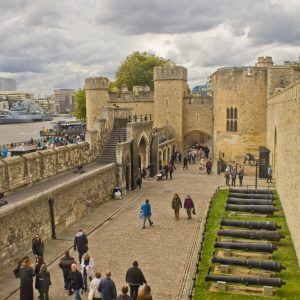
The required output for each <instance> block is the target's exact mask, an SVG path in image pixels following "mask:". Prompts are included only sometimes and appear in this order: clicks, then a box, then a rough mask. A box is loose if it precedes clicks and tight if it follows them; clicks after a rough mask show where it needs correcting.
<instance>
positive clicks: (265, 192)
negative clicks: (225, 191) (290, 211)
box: [229, 189, 275, 194]
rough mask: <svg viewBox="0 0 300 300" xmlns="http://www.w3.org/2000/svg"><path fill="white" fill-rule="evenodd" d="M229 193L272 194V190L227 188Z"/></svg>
mask: <svg viewBox="0 0 300 300" xmlns="http://www.w3.org/2000/svg"><path fill="white" fill-rule="evenodd" d="M229 193H243V194H274V193H275V191H272V190H266V189H264V190H256V189H248V190H247V189H229Z"/></svg>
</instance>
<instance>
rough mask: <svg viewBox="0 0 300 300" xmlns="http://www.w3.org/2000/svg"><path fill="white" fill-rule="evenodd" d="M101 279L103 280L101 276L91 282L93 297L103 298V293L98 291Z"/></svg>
mask: <svg viewBox="0 0 300 300" xmlns="http://www.w3.org/2000/svg"><path fill="white" fill-rule="evenodd" d="M100 281H101V278H96V277H95V278H94V279H93V280H92V281H91V284H90V290H92V291H93V297H94V298H97V299H98V298H99V299H101V298H102V294H101V293H100V292H98V286H99V284H100Z"/></svg>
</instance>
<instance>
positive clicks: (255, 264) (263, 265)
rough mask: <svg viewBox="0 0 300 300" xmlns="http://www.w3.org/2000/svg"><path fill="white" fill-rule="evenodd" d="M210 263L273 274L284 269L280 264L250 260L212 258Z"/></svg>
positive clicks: (270, 261)
mask: <svg viewBox="0 0 300 300" xmlns="http://www.w3.org/2000/svg"><path fill="white" fill-rule="evenodd" d="M211 261H212V262H213V263H218V264H222V265H234V266H243V267H248V268H256V269H262V270H268V271H274V272H281V270H284V269H285V267H284V266H283V265H282V264H281V263H279V262H277V261H272V260H253V259H252V260H251V259H237V258H227V257H219V256H213V258H212V260H211Z"/></svg>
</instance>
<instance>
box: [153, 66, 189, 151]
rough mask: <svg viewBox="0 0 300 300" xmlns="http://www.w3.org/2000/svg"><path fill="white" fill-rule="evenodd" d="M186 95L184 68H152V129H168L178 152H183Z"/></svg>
mask: <svg viewBox="0 0 300 300" xmlns="http://www.w3.org/2000/svg"><path fill="white" fill-rule="evenodd" d="M186 95H187V70H186V68H184V67H155V68H154V127H158V128H162V127H168V128H170V129H171V131H172V132H173V133H174V135H175V138H176V140H177V149H179V150H183V149H182V147H183V98H184V96H186Z"/></svg>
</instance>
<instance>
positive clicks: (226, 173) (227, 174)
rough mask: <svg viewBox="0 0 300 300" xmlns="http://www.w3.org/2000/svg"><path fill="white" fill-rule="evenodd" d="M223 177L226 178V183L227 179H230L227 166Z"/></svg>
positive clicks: (227, 182)
mask: <svg viewBox="0 0 300 300" xmlns="http://www.w3.org/2000/svg"><path fill="white" fill-rule="evenodd" d="M225 179H226V185H229V180H230V170H229V168H228V167H227V168H226V170H225Z"/></svg>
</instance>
